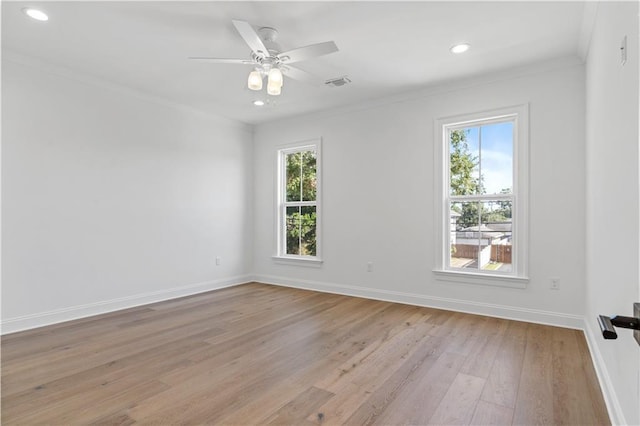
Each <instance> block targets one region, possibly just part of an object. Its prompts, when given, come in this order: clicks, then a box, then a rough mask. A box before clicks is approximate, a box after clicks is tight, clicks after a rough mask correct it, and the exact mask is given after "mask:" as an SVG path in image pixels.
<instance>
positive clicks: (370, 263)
mask: <svg viewBox="0 0 640 426" xmlns="http://www.w3.org/2000/svg"><path fill="white" fill-rule="evenodd" d="M367 272H373V262H367Z"/></svg>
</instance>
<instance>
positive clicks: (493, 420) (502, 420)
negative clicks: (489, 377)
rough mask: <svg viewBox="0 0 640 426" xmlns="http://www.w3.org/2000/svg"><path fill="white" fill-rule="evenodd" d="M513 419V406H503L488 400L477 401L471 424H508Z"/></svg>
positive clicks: (486, 425) (499, 425)
mask: <svg viewBox="0 0 640 426" xmlns="http://www.w3.org/2000/svg"><path fill="white" fill-rule="evenodd" d="M512 419H513V408H507V407H503V406H502V405H496V404H492V403H490V402H485V401H478V405H476V411H475V412H474V413H473V418H472V419H471V424H472V425H484V426H494V425H495V426H503V425H510V424H511V420H512Z"/></svg>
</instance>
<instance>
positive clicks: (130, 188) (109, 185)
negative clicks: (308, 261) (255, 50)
mask: <svg viewBox="0 0 640 426" xmlns="http://www.w3.org/2000/svg"><path fill="white" fill-rule="evenodd" d="M3 55H4V57H3V64H2V66H3V68H2V123H3V126H2V142H3V146H2V150H3V152H2V154H3V155H2V205H3V212H2V230H3V232H2V246H3V251H2V255H3V258H2V266H3V269H2V320H3V332H4V333H6V332H10V331H14V330H18V329H21V328H29V327H33V326H38V325H43V324H47V323H50V322H56V321H61V320H66V319H70V318H74V317H79V316H84V315H89V314H95V313H98V312H103V311H108V310H113V309H117V308H122V307H126V306H131V305H135V304H140V303H146V302H149V301H154V300H159V299H164V298H169V297H175V296H180V295H184V294H188V293H192V292H198V291H205V290H208V289H211V288H216V287H220V286H224V285H229V284H233V283H237V282H241V281H246V280H247V278H248V277H247V274H248V273H250V268H251V256H250V254H249V255H247V254H248V253H251V249H250V247H251V245H252V218H251V213H252V209H251V205H252V197H253V193H252V190H251V188H252V172H251V163H252V144H251V141H252V133H251V128H249V127H248V126H245V125H242V124H240V123H236V122H232V121H228V120H224V119H220V118H216V117H211V116H206V115H202V114H200V113H197V112H194V111H190V110H187V109H184V108H180V107H176V106H171V105H165V104H162V103H160V102H157V101H155V100H153V99H150V98H146V97H145V96H141V95H139V94H136V93H135V92H132V91H127V90H125V89H122V88H117V87H112V86H109V85H108V84H102V83H100V82H96V81H92V80H91V79H88V78H84V77H82V78H78V79H76V78H75V76H73V75H68V74H65V72H58V71H59V70H53V69H50V70H44V69H43V68H41V67H39V66H38V67H34V66H31V65H29V64H28V61H23V60H20V58H18V59H16V58H15V57H13V59H11V58H12V57H11V56H8V55H6V54H4V53H3ZM20 62H22V63H20ZM50 71H51V72H50ZM216 256H220V257H221V260H222V262H221V265H220V266H216V264H215V257H216Z"/></svg>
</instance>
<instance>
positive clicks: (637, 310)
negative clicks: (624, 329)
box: [633, 303, 640, 345]
mask: <svg viewBox="0 0 640 426" xmlns="http://www.w3.org/2000/svg"><path fill="white" fill-rule="evenodd" d="M633 316H634V317H635V318H640V303H634V304H633ZM633 338H634V339H636V342H638V345H640V330H633Z"/></svg>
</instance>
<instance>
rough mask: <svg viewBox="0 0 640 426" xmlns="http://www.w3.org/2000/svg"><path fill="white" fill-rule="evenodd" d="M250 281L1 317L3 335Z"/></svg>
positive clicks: (223, 282) (242, 279)
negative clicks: (5, 317)
mask: <svg viewBox="0 0 640 426" xmlns="http://www.w3.org/2000/svg"><path fill="white" fill-rule="evenodd" d="M248 282H251V276H249V275H241V276H235V277H229V278H222V279H218V280H212V281H205V282H200V283H195V284H190V285H185V286H180V287H173V288H169V289H165V290H159V291H153V292H149V293H142V294H135V295H133V296H126V297H120V298H117V299H111V300H105V301H101V302H94V303H87V304H84V305H78V306H70V307H68V308H62V309H55V310H52V311H47V312H40V313H37V314H31V315H25V316H21V317H14V318H7V319H5V320H2V321H0V330H1V332H0V335H5V334H9V333H15V332H18V331H24V330H29V329H32V328H38V327H44V326H47V325H52V324H58V323H62V322H66V321H72V320H75V319H80V318H86V317H90V316H94V315H100V314H106V313H109V312H114V311H119V310H122V309H129V308H134V307H136V306H141V305H148V304H150V303H156V302H162V301H164V300H170V299H177V298H180V297H185V296H191V295H193V294H198V293H205V292H207V291H211V290H219V289H222V288H226V287H233V286H236V285H240V284H246V283H248Z"/></svg>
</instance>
